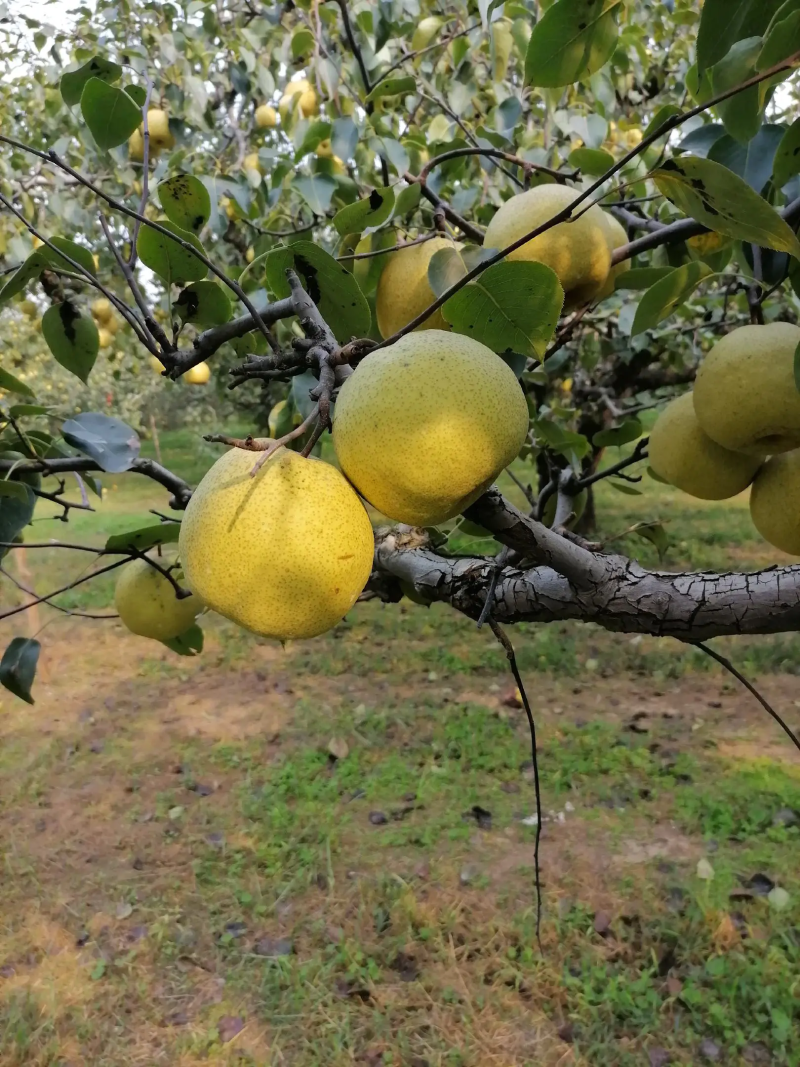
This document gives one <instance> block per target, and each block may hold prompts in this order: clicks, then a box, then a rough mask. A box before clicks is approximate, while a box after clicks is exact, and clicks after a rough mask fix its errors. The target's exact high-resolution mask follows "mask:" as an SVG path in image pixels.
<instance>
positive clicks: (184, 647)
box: [161, 623, 203, 656]
mask: <svg viewBox="0 0 800 1067" xmlns="http://www.w3.org/2000/svg"><path fill="white" fill-rule="evenodd" d="M161 643H162V645H166V646H167V648H171V649H172V651H173V652H177V653H178V655H179V656H197V655H199V654H200V653H201V652H202V651H203V631H202V630H201V629H200V627H199V626H198V625H197V623H195V625H194V626H190V627H189V629H188V630H186V631H185V632H184V633H182V634H179V635H178V636H177V637H173V638H172V640H171V641H162V642H161Z"/></svg>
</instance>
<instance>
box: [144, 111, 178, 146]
mask: <svg viewBox="0 0 800 1067" xmlns="http://www.w3.org/2000/svg"><path fill="white" fill-rule="evenodd" d="M147 130H148V132H149V134H150V147H151V148H154V149H156V151H159V150H160V149H162V148H173V147H174V145H175V138H174V137H173V136H172V133H171V132H170V128H169V115H167V113H166V111H162V110H161V109H160V108H157V107H151V108H150V110H149V111H148V112H147Z"/></svg>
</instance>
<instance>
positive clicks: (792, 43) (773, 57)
mask: <svg viewBox="0 0 800 1067" xmlns="http://www.w3.org/2000/svg"><path fill="white" fill-rule="evenodd" d="M798 51H800V11H792V12H791V13H790V14H789V15H788V16H787V18H785V19H782V20H781V21H780V22H775V23H774V25H773V26H772V27H771V28H770V30H769V33H768V34H767V36H766V37H765V38H764V47H763V48H762V49H761V55H760V56H759V57H758V62H757V63H756V69H757V70H769V68H770V67H775V66H777V65H778V63H782V62H783V60H784V59H789V58H790V57H791V56H794V55H796V54H797V52H798ZM795 65H796V64H795ZM779 76H780V75H779Z"/></svg>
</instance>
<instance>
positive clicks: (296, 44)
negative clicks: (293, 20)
mask: <svg viewBox="0 0 800 1067" xmlns="http://www.w3.org/2000/svg"><path fill="white" fill-rule="evenodd" d="M313 47H314V34H313V33H312V32H311V30H309V29H308V28H307V27H306V26H299V27H298V28H297V29H296V30H295V31H294V33H293V34H292V58H293V59H300V58H301V57H302V56H304V55H306V54H307V53H308V52H310V51H311V49H312V48H313Z"/></svg>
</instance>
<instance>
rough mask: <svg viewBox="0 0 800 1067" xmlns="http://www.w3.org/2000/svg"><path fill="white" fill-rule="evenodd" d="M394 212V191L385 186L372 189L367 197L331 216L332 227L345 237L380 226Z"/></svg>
mask: <svg viewBox="0 0 800 1067" xmlns="http://www.w3.org/2000/svg"><path fill="white" fill-rule="evenodd" d="M393 211H394V189H392V187H391V186H386V187H385V188H382V189H373V190H372V192H371V193H370V194H369V196H365V197H364V199H363V200H357V201H356V203H355V204H348V205H347V207H343V208H342V210H341V211H337V212H336V214H335V215H334V216H333V225H334V226H335V227H336V229H337V230H338V231H339V233H340V234H341V235H342V237H345V236H346V235H347V234H348V233H363V232H364V230H366V229H368V228H369V227H374V226H380V225H381V224H382V223H384V222H386V220H387V219H388V218H391V215H392V212H393Z"/></svg>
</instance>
